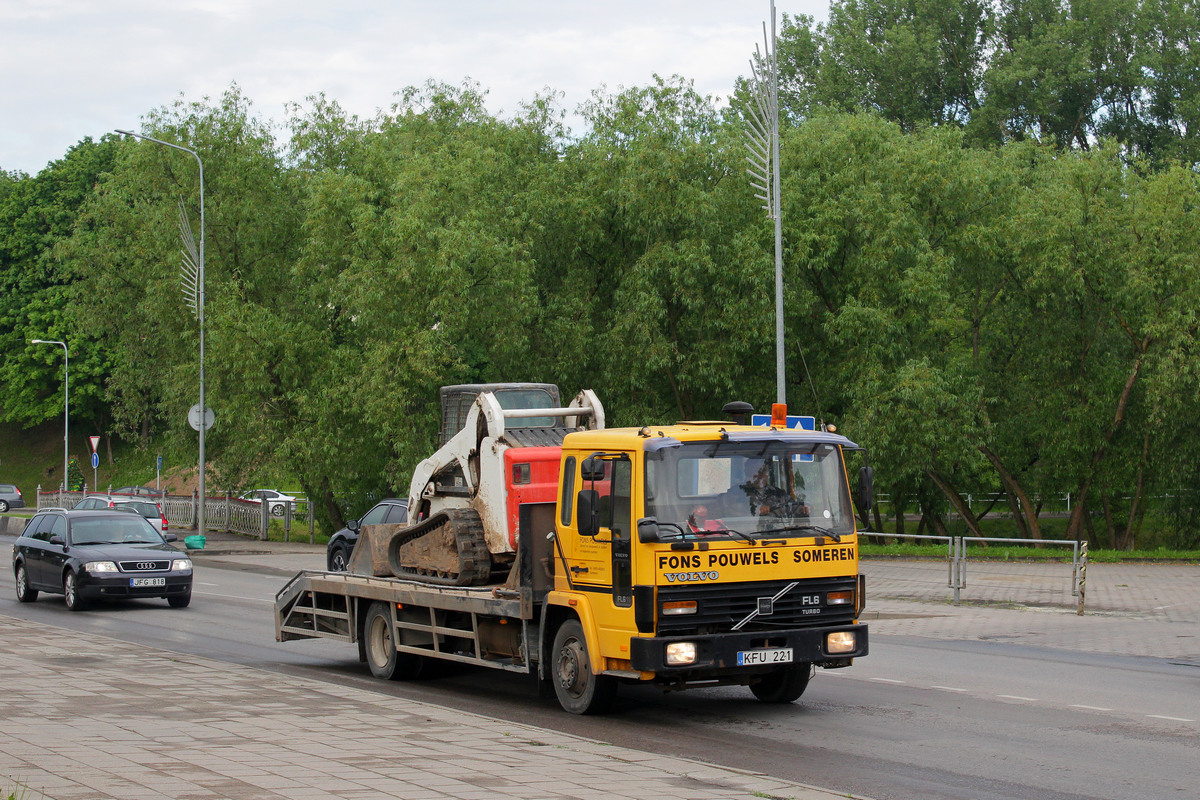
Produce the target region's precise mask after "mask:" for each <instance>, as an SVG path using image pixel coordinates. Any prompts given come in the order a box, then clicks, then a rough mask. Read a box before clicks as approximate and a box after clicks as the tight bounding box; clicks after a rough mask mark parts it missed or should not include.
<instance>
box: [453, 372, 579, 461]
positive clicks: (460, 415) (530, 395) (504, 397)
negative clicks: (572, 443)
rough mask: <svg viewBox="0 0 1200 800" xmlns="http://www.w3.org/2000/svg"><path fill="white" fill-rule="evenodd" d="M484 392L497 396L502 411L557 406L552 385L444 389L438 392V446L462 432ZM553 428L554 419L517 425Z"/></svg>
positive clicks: (466, 385)
mask: <svg viewBox="0 0 1200 800" xmlns="http://www.w3.org/2000/svg"><path fill="white" fill-rule="evenodd" d="M484 392H491V393H492V394H493V395H494V396H495V397H496V402H498V403H499V404H500V407H501V408H503V409H505V410H509V409H518V408H557V407H558V406H559V397H560V395H559V391H558V387H557V386H555V385H554V384H553V383H464V384H458V385H456V386H443V387H442V388H441V391H440V395H441V401H442V430H441V438H440V441H439V443H438V446H439V447H441V446H442V445H444V444H446V442H448V441H450V438H451V437H452V436H454V434H456V433H458V432H459V431H461V430H462V428H463V425H464V424H466V420H467V415H468V414H469V413H470V411H471V406H472V405H474V403H475V398H477V397H479V395H481V394H483V393H484ZM554 426H555V419H554V418H553V417H530V418H527V419H523V420H521V425H520V427H522V428H553V427H554Z"/></svg>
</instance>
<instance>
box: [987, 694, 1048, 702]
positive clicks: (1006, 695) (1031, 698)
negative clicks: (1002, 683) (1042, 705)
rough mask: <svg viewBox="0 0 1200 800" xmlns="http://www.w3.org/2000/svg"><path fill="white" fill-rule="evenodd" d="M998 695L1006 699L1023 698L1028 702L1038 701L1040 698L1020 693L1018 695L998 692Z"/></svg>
mask: <svg viewBox="0 0 1200 800" xmlns="http://www.w3.org/2000/svg"><path fill="white" fill-rule="evenodd" d="M996 697H1003V698H1004V699H1005V700H1023V701H1025V702H1026V703H1036V702H1038V699H1037V698H1036V697H1021V696H1020V695H1017V694H998V695H996Z"/></svg>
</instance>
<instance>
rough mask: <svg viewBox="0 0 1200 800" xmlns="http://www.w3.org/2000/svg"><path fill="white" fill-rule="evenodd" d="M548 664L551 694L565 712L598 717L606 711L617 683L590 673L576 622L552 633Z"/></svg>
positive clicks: (577, 622)
mask: <svg viewBox="0 0 1200 800" xmlns="http://www.w3.org/2000/svg"><path fill="white" fill-rule="evenodd" d="M550 663H551V670H552V672H551V676H550V680H551V682H553V684H554V694H555V696H557V697H558V703H559V705H561V706H562V707H563V709H564V710H565V711H569V712H570V713H572V714H601V713H603V712H604V711H606V710H608V708H609V706H610V705H611V704H612V701H613V698H614V697H615V696H616V693H617V682H616V680H615V679H614V678H612V677H611V676H608V675H597V674H595V673H594V672H592V663H591V659H590V657H589V655H588V646H587V639H585V638H584V635H583V626H582V625H580V624H579V620H576V619H570V620H567V621H566V622H564V623H563V624H562V625H561V626H560V627H559V629H558V632H557V633H555V634H554V650H553V654H552V658H551V662H550Z"/></svg>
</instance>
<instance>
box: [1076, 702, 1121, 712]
mask: <svg viewBox="0 0 1200 800" xmlns="http://www.w3.org/2000/svg"><path fill="white" fill-rule="evenodd" d="M1070 708H1085V709H1087V710H1088V711H1112V709H1111V708H1104V707H1102V706H1084V705H1079V704H1074V705H1071V706H1070Z"/></svg>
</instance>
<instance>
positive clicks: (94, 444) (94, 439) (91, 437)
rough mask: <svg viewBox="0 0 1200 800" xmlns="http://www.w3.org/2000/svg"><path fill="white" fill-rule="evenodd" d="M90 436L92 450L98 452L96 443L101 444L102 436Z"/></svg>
mask: <svg viewBox="0 0 1200 800" xmlns="http://www.w3.org/2000/svg"><path fill="white" fill-rule="evenodd" d="M88 438H89V439H91V440H92V452H93V453H94V452H96V445H98V444H100V437H99V436H89V437H88Z"/></svg>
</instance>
